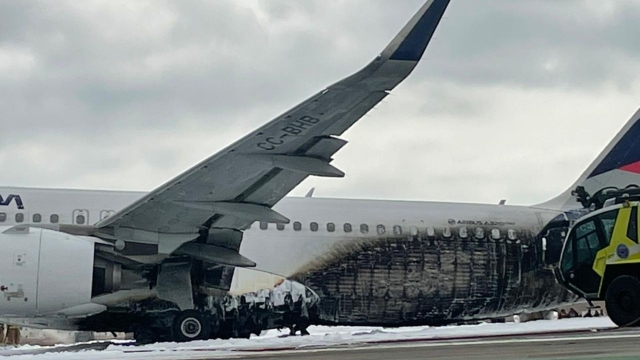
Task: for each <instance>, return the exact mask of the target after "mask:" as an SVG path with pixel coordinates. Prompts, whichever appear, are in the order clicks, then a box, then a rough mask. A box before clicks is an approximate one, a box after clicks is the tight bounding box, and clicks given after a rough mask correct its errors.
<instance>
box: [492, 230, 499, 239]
mask: <svg viewBox="0 0 640 360" xmlns="http://www.w3.org/2000/svg"><path fill="white" fill-rule="evenodd" d="M491 238H492V239H493V240H500V229H493V230H491Z"/></svg>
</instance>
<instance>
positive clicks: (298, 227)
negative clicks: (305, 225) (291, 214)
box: [293, 221, 302, 231]
mask: <svg viewBox="0 0 640 360" xmlns="http://www.w3.org/2000/svg"><path fill="white" fill-rule="evenodd" d="M293 230H295V231H300V230H302V224H301V223H300V222H299V221H296V222H294V223H293Z"/></svg>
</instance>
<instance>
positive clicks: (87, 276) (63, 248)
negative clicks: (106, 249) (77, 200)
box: [0, 225, 104, 318]
mask: <svg viewBox="0 0 640 360" xmlns="http://www.w3.org/2000/svg"><path fill="white" fill-rule="evenodd" d="M93 268H94V241H92V240H91V239H90V238H82V237H77V236H73V235H69V234H65V233H62V232H59V231H53V230H48V229H42V228H37V227H33V226H29V225H18V226H13V227H0V292H1V295H0V317H7V318H8V317H30V316H41V315H66V316H76V315H87V314H90V313H96V312H100V311H102V310H104V307H103V306H102V305H97V304H92V303H91V288H92V276H93Z"/></svg>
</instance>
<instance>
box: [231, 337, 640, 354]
mask: <svg viewBox="0 0 640 360" xmlns="http://www.w3.org/2000/svg"><path fill="white" fill-rule="evenodd" d="M633 338H640V334H608V335H591V336H566V337H560V338H558V337H549V338H531V339H498V340H471V341H455V342H446V340H444V341H443V342H437V343H402V344H385V345H369V346H367V345H366V344H364V345H360V344H358V345H355V346H348V345H346V346H344V347H326V348H322V347H318V348H314V349H304V348H300V349H297V350H280V351H272V350H265V351H260V352H258V353H256V352H250V351H238V352H237V353H235V354H233V355H227V357H247V356H252V355H253V356H260V357H263V356H267V355H283V354H287V355H288V354H305V353H306V354H311V353H321V352H347V351H360V350H362V349H407V348H432V347H446V346H466V345H500V344H515V343H541V342H544V343H552V342H562V341H589V340H597V339H602V340H606V339H633Z"/></svg>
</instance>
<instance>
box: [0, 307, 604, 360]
mask: <svg viewBox="0 0 640 360" xmlns="http://www.w3.org/2000/svg"><path fill="white" fill-rule="evenodd" d="M614 327H615V325H614V324H613V323H612V322H611V320H609V318H608V317H598V318H574V319H564V320H540V321H532V322H527V323H503V324H480V325H463V326H446V327H404V328H398V329H385V328H379V327H342V326H338V327H326V326H314V327H311V328H309V332H310V333H311V335H310V336H305V337H300V336H283V333H279V332H277V331H275V330H273V331H269V332H267V333H266V334H264V335H263V336H260V337H252V338H251V339H231V340H209V341H194V342H191V343H159V344H151V345H145V346H130V345H126V344H113V345H110V346H109V347H107V348H106V349H105V350H102V351H96V350H87V351H80V352H75V353H70V352H64V353H46V354H39V355H34V354H24V355H19V354H21V353H23V351H26V350H29V351H38V350H41V349H43V348H42V347H37V346H22V347H18V348H15V349H5V350H4V351H2V352H1V354H0V355H14V356H12V357H11V359H16V360H22V359H32V358H33V359H37V360H48V359H55V360H62V359H65V360H67V359H68V360H81V359H98V360H107V359H153V360H162V359H176V358H179V359H186V358H189V359H211V358H226V357H228V356H229V355H231V354H236V355H237V354H238V352H242V351H260V350H281V349H309V348H315V347H333V346H341V345H342V346H343V345H357V344H367V343H369V344H370V343H381V342H395V341H419V340H436V339H460V338H473V337H486V336H503V335H519V334H520V335H524V334H531V333H548V332H563V331H579V330H588V329H607V328H614ZM63 347H64V346H59V347H57V348H63Z"/></svg>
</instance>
